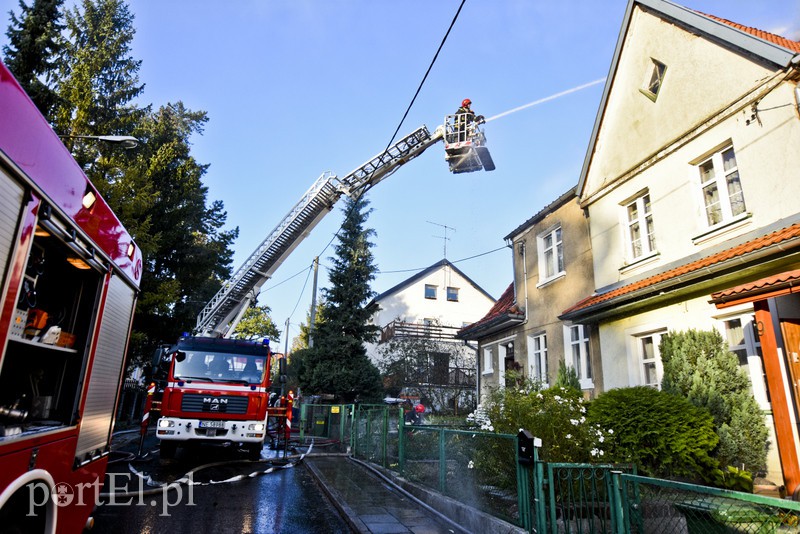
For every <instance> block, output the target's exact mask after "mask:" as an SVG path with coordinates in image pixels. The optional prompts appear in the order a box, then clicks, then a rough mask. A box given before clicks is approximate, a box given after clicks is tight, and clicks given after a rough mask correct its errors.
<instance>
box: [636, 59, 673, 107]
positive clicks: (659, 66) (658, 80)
mask: <svg viewBox="0 0 800 534" xmlns="http://www.w3.org/2000/svg"><path fill="white" fill-rule="evenodd" d="M666 77H667V66H666V64H664V63H662V62H660V61H659V60H657V59H654V58H650V69H649V70H648V71H647V73H646V74H645V78H644V81H643V83H642V85H643V87H642V88H641V89H639V91H641V93H642V94H643V95H645V96H646V97H647V98H649V99H650V100H652V101H653V102H655V101H656V99H657V98H658V95H659V93H660V92H661V88H662V87H664V78H666ZM654 86H655V90H653V89H654Z"/></svg>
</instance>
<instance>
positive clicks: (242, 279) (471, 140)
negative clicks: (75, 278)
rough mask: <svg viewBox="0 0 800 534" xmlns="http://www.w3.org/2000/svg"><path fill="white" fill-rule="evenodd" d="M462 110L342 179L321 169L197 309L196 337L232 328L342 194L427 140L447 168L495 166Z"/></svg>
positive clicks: (377, 177)
mask: <svg viewBox="0 0 800 534" xmlns="http://www.w3.org/2000/svg"><path fill="white" fill-rule="evenodd" d="M465 115H466V114H462V115H448V116H446V117H445V121H444V124H443V125H440V126H439V127H437V128H436V130H434V132H433V133H430V132H429V131H428V128H427V127H426V126H424V125H423V126H421V127H419V128H417V129H416V130H415V131H413V132H412V133H410V134H409V135H406V136H405V137H403V138H402V139H400V140H399V141H397V142H396V143H395V144H393V145H391V146H390V147H389V148H387V149H386V150H384V151H383V152H381V153H380V154H378V155H376V156H375V157H373V158H372V159H370V160H369V161H367V162H366V163H364V164H363V165H361V166H359V167H357V168H356V169H355V170H353V171H352V172H350V173H349V174H348V175H346V176H344V177H343V178H339V177H337V176H336V175H334V174H333V173H330V172H325V173H323V174H322V175H321V176H320V177H319V178H317V180H316V182H314V184H313V185H312V186H311V188H309V189H308V191H306V192H305V194H304V195H303V196H302V197H301V198H300V200H299V202H297V204H295V206H294V207H293V208H292V209H291V210H290V211H289V213H287V214H286V216H285V217H284V218H283V219H282V220H281V221H280V222H279V223H278V225H277V226H276V227H275V228H274V229H273V230H272V232H270V233H269V235H267V237H266V238H265V239H264V241H262V242H261V244H260V245H259V246H258V247H257V248H256V249H255V251H253V253H252V254H250V256H249V257H248V258H247V260H246V261H245V262H244V263H243V264H242V266H241V267H239V269H238V270H237V271H236V273H235V274H234V275H233V276H232V277H231V279H230V280H228V281H227V282H226V283H225V284H223V286H222V288H221V289H220V290H219V292H217V294H216V295H215V296H214V297H213V298H212V299H211V300H210V301H209V302H208V304H206V305H205V307H204V308H203V309H202V310H201V311H200V313H199V314H198V316H197V325H196V327H195V332H194V334H195V336H202V337H227V336H228V335H229V334H231V333H233V331H234V330H235V329H236V326H237V325H238V324H239V321H240V320H241V318H242V316H243V315H244V312H245V311H247V309H248V308H249V307H250V306H251V305H252V304H254V303H255V300H256V298H257V296H258V294H259V291H260V289H261V287H262V286H263V285H264V283H265V282H266V281H267V280H269V279H270V278H271V277H272V275H273V274H274V273H275V271H276V270H277V269H278V267H280V265H281V264H282V263H283V261H284V260H285V259H286V258H287V257H288V256H289V254H291V252H292V251H293V250H294V249H295V248H296V247H297V246H298V245H299V244H300V243H301V242H302V241H303V239H305V238H306V237H307V236H308V235H309V233H310V232H311V230H312V229H313V228H314V227H315V226H316V225H317V224H318V223H319V222H320V221H321V220H322V218H323V217H324V216H325V215H327V214H328V213H329V212H330V211H331V210H332V209H333V207H334V205H335V204H336V202H337V201H338V200H339V199H340V198H341V197H342V196H343V195H348V196H350V197H351V198H358V197H360V196H361V195H363V194H364V193H365V192H367V191H368V190H369V189H371V188H372V187H374V186H375V185H377V184H378V183H380V182H381V181H382V180H384V179H385V178H387V177H388V176H389V175H390V174H392V173H393V172H394V171H396V170H397V169H398V168H400V167H401V166H402V165H405V164H406V163H408V162H409V161H411V160H412V159H414V158H416V157H417V156H419V155H420V154H422V153H423V152H424V151H425V150H426V149H427V148H429V147H430V146H431V145H433V144H435V143H437V142H439V141H444V143H445V161H446V162H447V163H448V166H449V170H450V172H452V173H465V172H474V171H479V170H486V171H491V170H494V168H495V165H494V162H493V161H492V158H491V155H490V154H489V150H488V149H487V148H486V137H485V135H484V133H483V130H482V129H481V128H480V124H481V123H482V120H481V119H479V120H473V117H467V116H465Z"/></svg>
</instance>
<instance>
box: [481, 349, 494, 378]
mask: <svg viewBox="0 0 800 534" xmlns="http://www.w3.org/2000/svg"><path fill="white" fill-rule="evenodd" d="M481 367H482V368H481V374H482V375H491V374H494V365H493V364H492V348H491V347H484V348H483V365H482V366H481Z"/></svg>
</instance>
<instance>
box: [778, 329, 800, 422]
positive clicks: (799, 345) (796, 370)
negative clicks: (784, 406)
mask: <svg viewBox="0 0 800 534" xmlns="http://www.w3.org/2000/svg"><path fill="white" fill-rule="evenodd" d="M781 333H782V334H783V342H784V344H785V346H786V361H787V366H788V368H789V376H790V377H791V380H792V388H791V391H792V398H793V400H794V405H795V407H797V406H800V319H781Z"/></svg>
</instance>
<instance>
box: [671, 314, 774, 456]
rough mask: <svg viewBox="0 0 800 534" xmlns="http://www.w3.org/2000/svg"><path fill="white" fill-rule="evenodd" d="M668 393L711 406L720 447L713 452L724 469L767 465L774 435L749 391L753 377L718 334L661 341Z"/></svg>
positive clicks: (692, 333) (676, 334)
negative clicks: (770, 433)
mask: <svg viewBox="0 0 800 534" xmlns="http://www.w3.org/2000/svg"><path fill="white" fill-rule="evenodd" d="M660 352H661V360H662V362H663V365H664V377H663V379H662V382H661V388H662V390H663V391H665V392H668V393H673V394H676V395H680V396H682V397H685V398H687V399H688V400H689V401H690V402H691V403H692V404H694V405H695V406H700V407H704V408H707V409H708V411H709V412H711V415H712V416H713V418H714V425H715V431H716V432H717V435H718V436H719V445H718V447H717V448H716V450H715V451H714V452H713V453H712V456H713V457H714V458H716V459H717V460H718V461H719V463H720V465H721V466H722V467H723V468H727V467H735V468H737V469H743V470H747V471H750V472H758V471H761V470H763V469H764V468H765V467H766V462H767V449H768V446H769V434H768V430H767V426H766V423H765V421H764V416H763V414H762V412H761V409H760V408H759V406H758V403H757V402H756V400H755V398H753V395H752V393H751V392H750V378H749V376H748V374H747V372H746V371H744V370H743V369H742V368H741V367H740V366H739V358H738V357H737V356H736V355H735V354H734V353H732V352H730V351H729V350H728V347H727V344H726V343H725V341H724V340H723V339H722V336H721V335H720V334H719V332H717V331H715V330H712V331H702V330H688V331H686V332H674V333H669V334H665V335H664V336H662V338H661V344H660Z"/></svg>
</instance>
